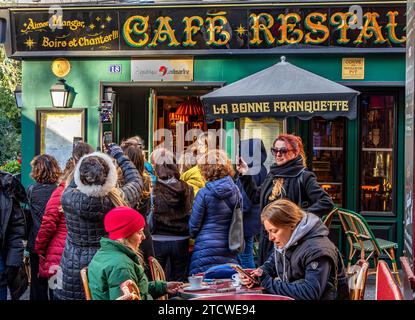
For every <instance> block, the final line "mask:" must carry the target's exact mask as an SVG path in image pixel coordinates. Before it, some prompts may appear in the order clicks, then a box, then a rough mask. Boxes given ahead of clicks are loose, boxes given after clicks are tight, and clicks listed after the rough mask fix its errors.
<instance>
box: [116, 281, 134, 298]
mask: <svg viewBox="0 0 415 320" xmlns="http://www.w3.org/2000/svg"><path fill="white" fill-rule="evenodd" d="M120 289H121V292H122V293H123V294H122V296H121V297H118V298H117V299H116V300H140V289H139V288H138V287H137V285H136V284H135V282H134V281H133V280H126V281H124V282H123V283H121V285H120Z"/></svg>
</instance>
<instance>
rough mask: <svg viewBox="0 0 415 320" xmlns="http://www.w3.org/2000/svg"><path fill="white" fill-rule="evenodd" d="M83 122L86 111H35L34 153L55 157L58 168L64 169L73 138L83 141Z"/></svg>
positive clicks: (69, 154) (70, 152) (69, 155)
mask: <svg viewBox="0 0 415 320" xmlns="http://www.w3.org/2000/svg"><path fill="white" fill-rule="evenodd" d="M85 120H86V109H51V108H48V109H37V110H36V129H37V130H36V133H37V134H36V153H37V154H44V153H47V154H49V155H51V156H53V157H55V158H56V160H57V161H58V163H59V166H60V167H61V168H62V169H63V168H65V164H66V162H67V161H68V159H69V158H70V157H71V155H72V148H73V142H74V138H75V137H76V138H78V139H79V138H82V140H83V141H85V132H86V131H85ZM78 139H77V140H78Z"/></svg>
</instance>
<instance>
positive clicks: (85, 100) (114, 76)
mask: <svg viewBox="0 0 415 320" xmlns="http://www.w3.org/2000/svg"><path fill="white" fill-rule="evenodd" d="M51 61H52V60H49V59H48V60H24V61H23V64H22V68H23V69H22V79H23V83H22V92H23V105H24V107H23V109H22V182H23V184H24V185H27V184H29V183H30V182H31V180H30V177H29V173H30V170H31V168H30V161H31V159H32V158H33V157H34V155H35V132H36V131H35V130H36V108H49V107H52V101H51V97H50V91H49V90H50V87H51V86H52V85H53V84H54V83H56V80H57V78H56V77H55V75H54V74H53V73H52V71H51V67H50V65H51ZM69 61H70V63H71V71H70V73H69V74H68V75H67V76H66V77H65V79H66V82H67V84H68V85H70V86H72V87H73V88H74V89H75V92H76V93H77V95H76V97H75V101H74V104H73V107H74V108H87V121H86V127H87V140H88V143H90V144H91V145H92V146H94V147H96V146H97V143H98V128H99V125H98V122H99V121H98V120H99V118H98V106H99V105H100V95H99V90H100V82H104V81H105V82H126V81H130V78H131V71H130V69H131V68H130V59H119V60H111V59H94V60H93V59H87V58H85V59H69ZM111 64H121V66H122V73H109V71H108V67H109V66H110V65H111Z"/></svg>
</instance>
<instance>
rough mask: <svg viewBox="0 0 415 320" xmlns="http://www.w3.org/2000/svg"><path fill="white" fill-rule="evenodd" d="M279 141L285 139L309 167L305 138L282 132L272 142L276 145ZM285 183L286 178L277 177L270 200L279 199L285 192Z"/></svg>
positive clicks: (304, 164)
mask: <svg viewBox="0 0 415 320" xmlns="http://www.w3.org/2000/svg"><path fill="white" fill-rule="evenodd" d="M277 141H284V142H285V144H286V145H287V146H290V147H291V148H292V151H293V152H294V153H295V154H296V155H297V156H298V155H299V156H301V159H302V160H303V166H304V167H305V168H307V158H306V155H305V152H304V146H303V140H301V138H300V137H299V136H296V135H293V134H288V133H282V134H280V135H279V136H278V137H277V138H276V139H275V140H274V143H273V144H272V145H273V146H275V143H276V142H277ZM283 185H284V179H283V178H277V179H275V180H274V187H273V188H272V192H271V195H270V196H269V198H268V199H269V200H271V201H274V200H275V199H278V198H279V197H280V196H281V194H282V192H283Z"/></svg>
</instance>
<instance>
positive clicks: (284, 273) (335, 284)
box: [240, 199, 349, 300]
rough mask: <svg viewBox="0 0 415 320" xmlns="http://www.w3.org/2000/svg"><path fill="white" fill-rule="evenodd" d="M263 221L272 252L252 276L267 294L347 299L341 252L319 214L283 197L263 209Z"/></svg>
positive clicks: (245, 278)
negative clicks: (257, 278) (302, 208)
mask: <svg viewBox="0 0 415 320" xmlns="http://www.w3.org/2000/svg"><path fill="white" fill-rule="evenodd" d="M261 220H262V223H263V224H264V227H265V229H266V230H267V232H268V234H269V240H270V241H271V242H272V243H273V251H272V254H271V256H270V257H269V258H268V260H267V261H266V262H265V263H264V264H263V265H262V266H260V267H259V268H258V269H255V270H254V271H252V273H251V275H252V276H254V277H259V280H260V285H261V286H262V287H264V288H265V290H266V291H267V292H268V293H272V294H277V295H283V296H289V297H292V298H294V299H296V300H343V299H347V298H348V295H349V294H348V287H347V278H346V277H345V273H344V265H343V260H342V257H341V254H340V252H339V250H338V249H337V248H336V246H335V245H334V244H333V242H331V241H330V239H329V238H328V234H329V230H328V229H327V227H326V226H325V225H324V224H323V223H322V222H321V220H320V218H319V217H317V216H315V215H314V214H312V213H306V212H304V211H302V210H301V208H299V207H298V206H297V205H296V204H294V203H292V202H291V201H289V200H285V199H280V200H276V201H274V202H271V203H270V204H268V205H267V206H266V207H265V208H264V210H263V211H262V214H261ZM240 276H241V280H242V282H243V283H244V284H245V285H247V286H248V287H251V286H252V285H253V282H252V280H250V279H249V278H248V277H246V276H244V275H242V274H241V275H240Z"/></svg>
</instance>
